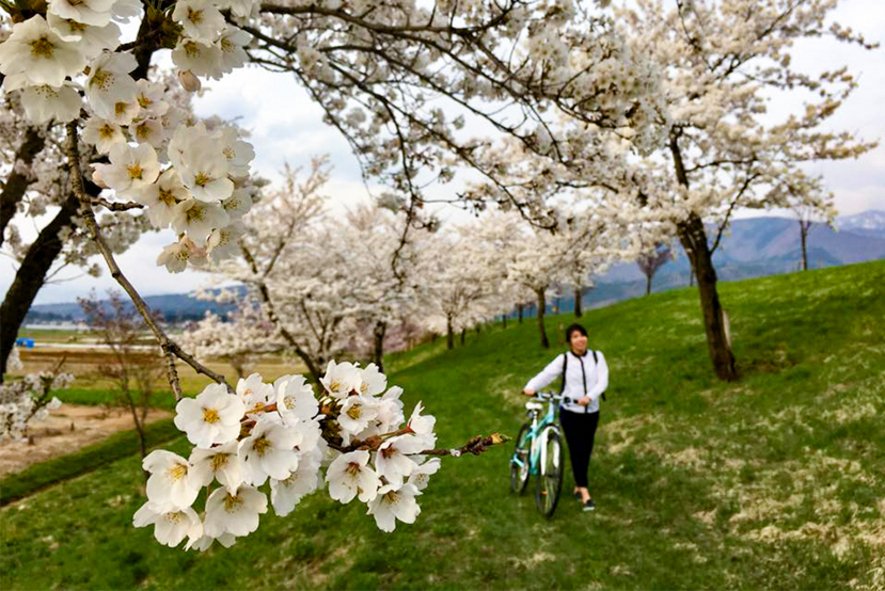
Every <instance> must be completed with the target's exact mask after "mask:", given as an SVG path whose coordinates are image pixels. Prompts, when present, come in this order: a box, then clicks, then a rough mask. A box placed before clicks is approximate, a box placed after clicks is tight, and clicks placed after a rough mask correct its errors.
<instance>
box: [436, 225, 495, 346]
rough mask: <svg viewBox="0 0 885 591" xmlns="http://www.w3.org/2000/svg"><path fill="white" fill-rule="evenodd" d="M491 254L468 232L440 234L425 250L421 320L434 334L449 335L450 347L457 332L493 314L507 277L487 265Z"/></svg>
mask: <svg viewBox="0 0 885 591" xmlns="http://www.w3.org/2000/svg"><path fill="white" fill-rule="evenodd" d="M487 254H488V251H487V250H485V248H484V245H483V244H481V243H480V242H479V241H477V240H472V239H470V235H469V234H468V232H467V231H466V230H465V229H463V228H462V229H454V230H449V231H445V232H440V233H438V234H437V235H434V236H433V237H432V238H431V239H430V244H429V245H427V247H425V248H424V249H422V259H421V276H422V277H423V278H424V282H425V283H424V288H423V290H422V296H423V302H424V304H423V305H422V306H421V310H422V313H421V319H422V320H423V322H424V324H425V326H427V328H429V329H430V330H433V331H434V332H444V333H445V334H446V346H447V347H448V348H449V349H453V348H454V347H455V333H456V332H463V331H466V330H467V329H469V328H471V327H472V326H473V325H474V324H476V322H478V321H479V320H483V319H485V318H487V317H488V316H489V315H490V310H489V309H488V303H489V299H490V298H492V297H494V295H495V294H496V292H497V291H496V290H497V288H498V287H499V286H500V284H501V282H502V279H503V277H501V276H500V274H497V275H498V276H497V277H496V273H495V271H494V268H493V267H490V266H489V265H487V264H485V258H486V255H487Z"/></svg>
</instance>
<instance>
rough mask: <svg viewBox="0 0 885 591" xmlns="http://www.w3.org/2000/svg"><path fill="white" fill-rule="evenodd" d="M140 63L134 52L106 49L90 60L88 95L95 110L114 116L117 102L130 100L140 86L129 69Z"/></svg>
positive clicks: (98, 113)
mask: <svg viewBox="0 0 885 591" xmlns="http://www.w3.org/2000/svg"><path fill="white" fill-rule="evenodd" d="M137 66H138V63H137V62H136V61H135V57H133V56H132V54H131V53H114V52H109V51H106V52H104V53H102V54H101V55H99V56H98V57H97V58H95V59H94V60H92V62H91V63H90V64H89V76H88V77H87V78H86V83H85V87H86V98H87V100H88V101H89V104H90V106H91V107H92V109H93V110H94V111H95V113H96V114H97V115H98V116H99V117H102V118H104V119H112V118H113V117H114V114H115V111H116V106H117V103H130V102H132V101H134V100H135V97H136V96H137V95H138V86H137V85H136V84H135V80H133V79H132V76H130V75H129V72H131V71H132V70H134V69H135V68H136V67H137Z"/></svg>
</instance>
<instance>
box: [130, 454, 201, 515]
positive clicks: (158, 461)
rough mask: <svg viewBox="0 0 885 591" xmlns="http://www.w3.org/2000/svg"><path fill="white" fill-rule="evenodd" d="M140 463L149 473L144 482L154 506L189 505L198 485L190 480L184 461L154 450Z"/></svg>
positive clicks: (192, 479) (174, 455)
mask: <svg viewBox="0 0 885 591" xmlns="http://www.w3.org/2000/svg"><path fill="white" fill-rule="evenodd" d="M141 465H142V468H144V470H145V471H147V472H150V474H151V475H150V476H149V477H148V481H147V497H148V500H149V501H151V502H152V503H153V504H154V505H156V506H157V507H160V508H164V509H165V508H177V509H183V508H184V507H190V506H191V505H193V503H194V501H195V500H196V498H197V494H198V493H199V492H200V487H199V484H197V483H195V482H194V478H193V476H192V475H191V473H190V469H191V465H190V463H189V462H188V461H187V460H185V459H184V458H183V457H181V456H179V455H178V454H174V453H172V452H168V451H165V450H161V449H157V450H154V451H152V452H151V453H149V454H148V455H147V457H145V458H144V460H143V461H142V463H141Z"/></svg>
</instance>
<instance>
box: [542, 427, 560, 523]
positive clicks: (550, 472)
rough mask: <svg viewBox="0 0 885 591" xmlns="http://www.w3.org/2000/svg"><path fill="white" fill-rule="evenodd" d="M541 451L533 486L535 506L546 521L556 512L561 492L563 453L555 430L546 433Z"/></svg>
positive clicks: (558, 435) (557, 432)
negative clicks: (539, 463)
mask: <svg viewBox="0 0 885 591" xmlns="http://www.w3.org/2000/svg"><path fill="white" fill-rule="evenodd" d="M546 435H547V437H546V438H545V439H546V441H545V442H544V444H543V445H544V449H542V450H541V462H542V464H541V470H540V474H538V480H537V482H536V486H535V504H536V505H537V506H538V511H540V512H541V514H542V515H544V517H547V518H548V519H549V518H550V517H551V516H552V515H553V512H554V511H556V505H557V503H559V495H560V493H561V492H562V472H563V463H564V462H563V453H562V449H563V448H562V436H561V435H560V434H559V431H557V430H556V429H550V430H548V431H547V434H546Z"/></svg>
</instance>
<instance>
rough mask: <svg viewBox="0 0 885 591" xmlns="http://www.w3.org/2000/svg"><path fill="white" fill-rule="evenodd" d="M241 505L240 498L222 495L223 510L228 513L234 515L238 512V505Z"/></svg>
mask: <svg viewBox="0 0 885 591" xmlns="http://www.w3.org/2000/svg"><path fill="white" fill-rule="evenodd" d="M242 504H243V499H241V498H240V497H237V496H234V495H232V494H230V493H227V494H226V495H224V510H225V511H227V512H228V513H235V512H237V511H239V510H240V505H242Z"/></svg>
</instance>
